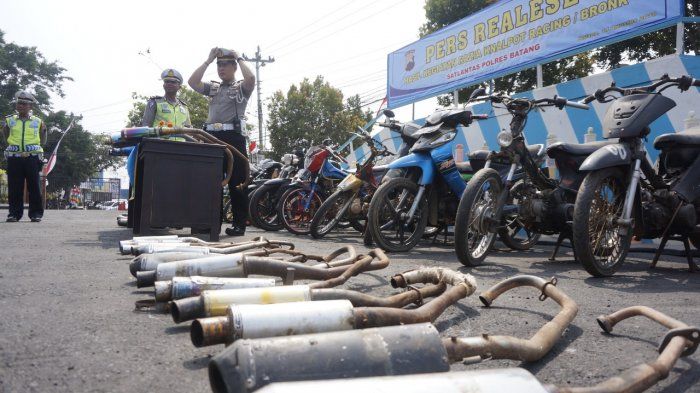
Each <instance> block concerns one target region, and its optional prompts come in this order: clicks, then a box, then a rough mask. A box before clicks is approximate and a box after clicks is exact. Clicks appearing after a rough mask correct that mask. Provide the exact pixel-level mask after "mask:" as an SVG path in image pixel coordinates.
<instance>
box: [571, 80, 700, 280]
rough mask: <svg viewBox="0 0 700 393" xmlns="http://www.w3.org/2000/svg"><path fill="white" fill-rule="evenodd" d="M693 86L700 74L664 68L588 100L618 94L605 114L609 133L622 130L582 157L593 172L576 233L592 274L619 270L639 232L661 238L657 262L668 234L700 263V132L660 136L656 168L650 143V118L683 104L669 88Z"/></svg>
mask: <svg viewBox="0 0 700 393" xmlns="http://www.w3.org/2000/svg"><path fill="white" fill-rule="evenodd" d="M692 86H695V87H700V81H699V80H697V79H693V78H691V77H690V76H681V77H680V78H676V79H672V78H669V77H668V75H664V76H662V77H661V79H660V80H659V81H657V82H656V83H653V84H651V85H649V86H640V87H634V88H629V89H621V88H619V87H617V86H615V84H613V85H611V86H610V87H608V88H605V89H602V90H598V91H596V92H595V94H593V95H591V96H589V97H587V98H586V99H585V100H584V102H592V101H594V100H597V101H598V102H612V105H611V106H610V107H609V108H608V110H607V112H606V114H605V118H604V120H603V128H604V135H603V137H604V138H606V139H610V138H619V141H618V143H616V144H611V145H608V146H606V147H605V148H603V149H600V150H598V151H596V152H595V153H593V154H592V155H591V156H590V157H588V158H587V159H586V160H585V161H584V162H583V164H581V170H582V171H587V172H588V174H587V175H586V178H585V179H584V180H583V183H582V184H581V187H580V188H579V191H578V197H577V198H576V205H575V208H574V223H573V240H574V247H575V249H576V258H577V259H578V260H579V261H580V262H581V263H582V264H583V266H584V267H585V268H586V271H588V273H590V274H591V275H593V276H596V277H602V276H611V275H613V274H614V273H615V272H616V271H617V269H618V268H619V267H620V265H622V262H623V261H624V260H625V256H626V255H627V252H628V250H629V248H630V242H631V240H632V237H633V236H634V237H636V238H645V239H655V238H661V244H660V245H659V248H658V250H657V253H656V255H655V256H654V260H653V261H652V267H653V266H654V265H656V262H657V261H658V258H659V256H660V254H661V252H662V251H663V249H664V247H665V246H666V242H667V241H668V240H680V241H682V242H683V245H684V246H685V250H686V255H687V257H688V265H689V267H690V269H691V270H697V266H696V265H695V263H694V261H693V259H692V255H691V252H690V245H689V243H688V240H689V239H690V241H692V242H693V244H694V245H695V247H698V246H700V228H698V218H699V217H698V216H699V215H700V187H698V184H700V155H699V154H698V153H700V134H698V133H693V132H679V133H671V134H664V135H661V136H659V137H658V138H656V139H655V140H654V148H656V149H659V150H661V154H660V155H659V160H658V165H657V167H656V168H653V167H652V164H651V163H650V162H649V159H648V158H647V151H646V148H645V145H644V141H645V139H646V137H647V135H649V133H650V129H649V125H650V124H651V123H652V122H653V121H654V120H656V119H658V118H659V117H661V116H662V115H663V114H664V113H666V112H668V111H670V110H671V109H672V108H673V107H675V106H676V103H675V101H673V100H672V99H670V98H668V97H666V96H664V95H662V94H661V93H662V92H663V91H664V90H666V89H668V88H671V87H677V88H678V89H679V90H681V91H682V92H684V91H687V90H688V89H690V88H691V87H692Z"/></svg>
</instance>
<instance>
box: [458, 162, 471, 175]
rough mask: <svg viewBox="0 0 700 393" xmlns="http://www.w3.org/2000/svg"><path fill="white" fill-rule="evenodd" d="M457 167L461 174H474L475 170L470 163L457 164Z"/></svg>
mask: <svg viewBox="0 0 700 393" xmlns="http://www.w3.org/2000/svg"><path fill="white" fill-rule="evenodd" d="M455 166H456V167H457V170H458V171H459V173H467V174H470V173H474V169H472V165H471V164H470V163H469V161H462V162H455Z"/></svg>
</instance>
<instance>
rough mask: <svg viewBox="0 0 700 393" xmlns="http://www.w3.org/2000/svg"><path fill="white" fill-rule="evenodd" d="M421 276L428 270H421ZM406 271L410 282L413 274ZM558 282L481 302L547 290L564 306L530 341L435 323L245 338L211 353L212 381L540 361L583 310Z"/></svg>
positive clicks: (528, 282)
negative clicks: (452, 331)
mask: <svg viewBox="0 0 700 393" xmlns="http://www.w3.org/2000/svg"><path fill="white" fill-rule="evenodd" d="M438 273H439V270H435V271H434V272H433V273H430V274H429V275H427V276H428V277H436V275H437V274H438ZM419 274H423V273H415V276H418V275H419ZM443 275H444V273H443ZM403 277H404V278H406V277H408V278H407V279H406V280H407V281H410V280H411V279H412V277H413V276H412V275H410V274H409V275H406V274H404V275H403ZM399 280H400V279H399ZM555 283H556V280H552V281H549V282H547V281H545V280H543V279H540V278H537V277H533V276H518V277H513V278H511V279H508V280H505V281H503V282H501V283H499V284H497V285H495V286H494V287H492V288H491V289H489V290H487V291H485V292H484V293H482V295H481V299H482V301H483V302H484V303H485V304H486V305H490V304H491V302H492V301H493V300H495V299H496V298H497V297H498V296H499V295H500V294H502V293H503V292H506V291H507V290H509V289H511V288H515V287H519V286H534V287H535V288H537V289H538V290H539V291H540V292H541V293H542V296H541V299H543V300H544V298H546V297H552V299H554V300H555V301H556V302H558V303H559V304H560V305H561V306H562V310H561V311H560V312H559V313H558V314H557V315H556V316H555V317H554V319H552V321H550V322H548V323H547V324H545V326H543V327H542V328H541V329H540V331H538V333H537V334H535V336H534V337H533V338H532V339H530V340H520V339H517V338H514V337H508V336H488V335H482V336H480V337H477V338H476V339H475V340H470V339H469V338H457V337H453V338H449V339H442V338H440V335H439V333H438V332H437V330H436V329H435V327H434V326H433V325H432V324H430V323H420V324H413V325H400V326H387V327H379V328H370V329H359V330H349V331H340V332H331V333H320V334H306V335H300V336H285V337H272V338H264V339H251V340H238V341H235V342H234V343H233V344H232V345H230V346H229V347H227V348H226V349H225V350H224V351H223V352H221V353H220V354H218V355H216V356H214V358H212V360H211V362H210V363H209V381H210V384H211V387H212V389H213V390H214V391H215V392H252V391H254V390H257V389H259V388H260V387H262V386H264V385H267V384H269V383H270V382H271V381H277V382H284V381H303V380H315V379H333V378H354V377H368V376H381V375H405V374H417V373H431V372H445V371H448V370H449V369H450V366H449V364H450V362H454V361H458V360H462V359H464V358H467V357H479V358H486V357H489V356H492V357H497V358H502V359H503V358H507V359H513V360H529V361H532V360H536V359H537V358H536V356H537V355H539V356H543V355H544V354H545V353H546V352H545V351H548V350H549V349H550V348H551V346H552V345H553V343H554V340H556V339H557V338H558V337H560V336H561V333H562V332H563V330H564V329H565V328H566V326H567V324H568V323H569V322H570V321H571V320H572V319H573V317H574V316H575V315H576V312H577V309H578V306H577V305H576V303H574V302H573V301H572V300H571V299H570V298H569V297H568V296H566V295H565V294H564V293H563V292H561V291H559V290H558V289H557V288H556V287H555V286H554V284H555ZM508 345H512V346H513V347H512V348H508V347H507V346H508ZM536 345H540V346H541V347H540V348H537V347H536ZM253 365H254V369H253V368H252V366H253Z"/></svg>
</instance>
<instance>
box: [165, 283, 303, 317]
mask: <svg viewBox="0 0 700 393" xmlns="http://www.w3.org/2000/svg"><path fill="white" fill-rule="evenodd" d="M310 292H311V289H310V288H309V286H308V285H288V286H277V287H269V288H244V289H222V290H218V291H204V292H202V294H201V295H199V296H197V297H190V298H185V299H180V300H175V301H173V302H172V303H171V305H170V313H171V315H172V317H173V321H175V323H180V322H185V321H189V320H192V319H196V318H204V317H211V316H221V315H226V309H227V308H228V306H229V305H231V304H270V303H290V302H306V301H309V300H311V293H310Z"/></svg>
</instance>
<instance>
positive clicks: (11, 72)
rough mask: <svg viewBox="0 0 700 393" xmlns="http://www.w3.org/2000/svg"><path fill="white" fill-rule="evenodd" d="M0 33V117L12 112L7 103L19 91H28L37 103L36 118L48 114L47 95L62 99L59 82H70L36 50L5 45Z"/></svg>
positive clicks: (52, 63) (12, 108) (49, 104)
mask: <svg viewBox="0 0 700 393" xmlns="http://www.w3.org/2000/svg"><path fill="white" fill-rule="evenodd" d="M4 35H5V33H3V31H2V30H0V114H2V115H3V116H6V115H9V114H11V113H13V112H14V106H13V105H12V103H11V101H12V99H13V98H14V95H15V93H16V92H17V91H19V90H23V89H24V90H29V91H30V92H31V93H33V94H34V96H35V97H36V98H37V100H38V101H39V105H35V108H34V112H35V113H37V114H43V113H48V112H49V111H50V110H51V99H50V97H49V92H53V93H56V94H58V95H59V96H61V97H63V96H64V93H63V82H64V81H66V80H73V79H72V78H70V77H68V76H66V75H65V71H66V69H65V68H63V67H61V66H59V65H58V63H57V62H55V61H52V62H49V61H48V60H46V59H45V58H44V56H43V55H42V54H41V52H39V51H38V50H37V49H36V47H28V46H20V45H17V44H14V43H7V42H5V39H4Z"/></svg>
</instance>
